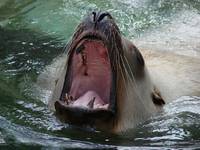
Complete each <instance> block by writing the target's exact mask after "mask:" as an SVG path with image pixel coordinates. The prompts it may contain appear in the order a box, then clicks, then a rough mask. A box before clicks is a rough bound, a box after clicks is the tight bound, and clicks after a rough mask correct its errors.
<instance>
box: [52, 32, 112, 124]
mask: <svg viewBox="0 0 200 150" xmlns="http://www.w3.org/2000/svg"><path fill="white" fill-rule="evenodd" d="M69 57H70V58H69V62H68V69H67V73H66V77H65V83H64V86H63V90H62V94H61V97H60V100H59V101H57V102H56V103H55V108H56V111H57V112H61V111H62V114H64V115H66V116H67V118H68V120H70V121H72V122H73V120H75V119H76V120H77V119H79V121H80V120H82V121H83V120H84V121H88V119H103V120H106V119H108V118H110V117H112V116H113V105H114V104H113V99H114V96H113V93H114V90H113V86H114V81H113V73H112V69H111V61H110V58H109V53H108V48H107V46H106V44H105V43H104V42H103V40H101V39H100V38H99V37H98V36H94V35H89V36H84V37H83V38H81V40H80V41H79V42H78V43H77V44H76V46H75V48H74V49H73V51H72V52H71V54H70V56H69ZM77 117H78V118H77ZM70 118H71V119H70ZM80 118H82V119H80ZM83 118H84V119H83Z"/></svg>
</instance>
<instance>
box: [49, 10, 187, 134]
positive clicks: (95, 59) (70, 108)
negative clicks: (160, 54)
mask: <svg viewBox="0 0 200 150" xmlns="http://www.w3.org/2000/svg"><path fill="white" fill-rule="evenodd" d="M66 51H67V54H66V55H65V59H66V62H65V65H64V67H63V69H62V72H59V73H60V76H59V77H58V79H57V80H56V81H55V88H54V92H53V95H52V98H51V102H50V105H51V107H54V106H55V110H56V115H57V116H58V117H59V118H60V119H61V120H62V121H64V122H67V123H72V124H78V125H81V126H84V125H86V126H88V125H89V126H91V127H94V128H97V129H102V130H107V131H110V132H120V131H125V130H127V129H130V128H134V127H135V126H136V125H138V124H139V123H140V122H141V121H144V120H145V119H146V118H148V117H149V116H151V115H152V114H153V113H155V112H157V111H159V110H160V109H162V106H163V105H164V104H165V103H166V100H168V99H169V98H168V95H167V94H165V90H166V89H165V88H161V86H160V84H159V83H160V82H157V80H156V77H157V75H156V74H155V77H154V72H151V71H150V73H149V71H148V69H147V67H146V63H145V61H144V58H143V56H142V54H141V53H140V51H139V50H138V48H136V46H135V45H134V44H133V43H132V42H131V41H129V40H127V39H126V38H125V37H123V36H122V34H121V32H120V30H119V28H118V26H117V25H116V23H115V20H114V18H113V17H112V16H111V14H109V13H108V12H92V13H91V14H89V15H88V16H86V17H85V19H83V21H82V22H81V23H80V24H79V25H78V27H77V29H76V31H75V33H74V35H73V37H72V39H71V41H70V42H69V43H68V44H67V46H66ZM145 56H146V55H145ZM149 58H150V57H149ZM147 59H148V56H147ZM158 72H159V71H158ZM162 75H163V74H162ZM152 76H153V79H152ZM158 76H159V75H158ZM162 79H163V78H162ZM160 89H162V91H161V90H160ZM168 94H170V93H168ZM186 94H188V93H186ZM163 95H164V96H163ZM170 98H173V97H170Z"/></svg>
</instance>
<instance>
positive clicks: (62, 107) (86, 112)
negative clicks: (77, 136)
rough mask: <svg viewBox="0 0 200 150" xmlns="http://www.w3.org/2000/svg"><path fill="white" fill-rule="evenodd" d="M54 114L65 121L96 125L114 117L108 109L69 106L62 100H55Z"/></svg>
mask: <svg viewBox="0 0 200 150" xmlns="http://www.w3.org/2000/svg"><path fill="white" fill-rule="evenodd" d="M55 109H56V116H57V117H58V118H59V119H60V120H61V121H62V122H65V123H71V124H76V125H90V126H97V123H98V124H107V123H109V122H112V121H113V119H114V113H113V111H112V110H109V109H101V108H98V109H88V108H83V107H75V106H73V107H71V106H68V105H66V104H65V103H64V102H62V101H60V100H59V101H56V102H55Z"/></svg>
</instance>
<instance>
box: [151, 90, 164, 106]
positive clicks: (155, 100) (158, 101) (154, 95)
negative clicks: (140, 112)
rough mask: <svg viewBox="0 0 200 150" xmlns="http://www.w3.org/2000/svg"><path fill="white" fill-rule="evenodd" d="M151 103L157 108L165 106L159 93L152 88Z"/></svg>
mask: <svg viewBox="0 0 200 150" xmlns="http://www.w3.org/2000/svg"><path fill="white" fill-rule="evenodd" d="M151 97H152V101H153V103H154V104H155V105H157V106H162V105H164V104H165V101H164V100H163V98H162V96H161V95H160V92H159V91H158V90H157V89H156V88H154V91H153V92H152V93H151Z"/></svg>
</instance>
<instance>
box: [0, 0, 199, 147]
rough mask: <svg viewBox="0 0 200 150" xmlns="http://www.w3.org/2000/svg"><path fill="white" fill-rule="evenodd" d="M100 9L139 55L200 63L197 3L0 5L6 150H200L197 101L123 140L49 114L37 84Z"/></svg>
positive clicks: (180, 104)
mask: <svg viewBox="0 0 200 150" xmlns="http://www.w3.org/2000/svg"><path fill="white" fill-rule="evenodd" d="M98 9H101V10H107V11H109V12H110V13H111V14H112V15H113V16H114V17H115V19H116V22H117V23H118V25H119V28H120V29H121V31H122V34H124V35H125V36H127V37H128V38H130V39H132V40H133V41H134V43H135V44H136V45H137V46H138V47H139V48H150V49H159V50H170V51H173V52H175V53H179V54H183V55H189V56H194V57H199V54H200V1H199V0H190V1H189V0H182V1H181V0H126V1H120V0H109V1H108V0H101V1H100V0H73V1H72V0H42V1H41V0H1V1H0V149H14V148H17V149H31V148H32V149H35V148H38V149H51V148H52V149H55V148H57V149H64V148H69V149H71V148H83V149H89V148H90V149H93V148H96V149H98V148H99V149H101V148H118V149H123V148H127V149H128V148H135V149H137V148H143V149H152V148H154V149H161V147H162V148H163V147H164V148H177V147H179V148H181V147H184V148H200V98H199V97H188V96H185V97H181V98H180V99H178V100H176V101H175V102H174V103H172V104H169V105H167V106H166V107H165V108H164V113H163V114H159V115H157V116H155V117H153V118H150V119H149V120H148V121H146V122H145V123H143V124H141V125H140V127H138V128H136V129H134V130H131V131H129V132H128V133H126V134H124V135H112V134H108V133H102V132H99V131H93V130H91V129H80V128H78V127H74V126H70V125H67V124H62V123H60V122H59V121H58V120H57V119H56V118H55V116H54V115H53V114H52V112H50V111H49V110H48V108H47V102H46V99H47V98H46V97H48V96H49V95H50V94H49V93H48V91H43V89H42V87H39V86H37V78H38V76H39V75H40V74H41V73H42V72H43V70H44V69H45V68H46V67H47V66H49V65H50V64H52V63H53V62H54V60H55V59H56V58H57V56H59V55H60V54H62V53H63V47H64V45H65V44H66V43H67V41H68V40H69V38H70V36H71V35H72V33H73V31H74V29H75V27H76V26H77V25H78V23H80V20H81V18H82V17H83V16H84V15H85V14H87V13H88V12H90V11H91V10H98ZM41 93H42V94H41Z"/></svg>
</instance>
